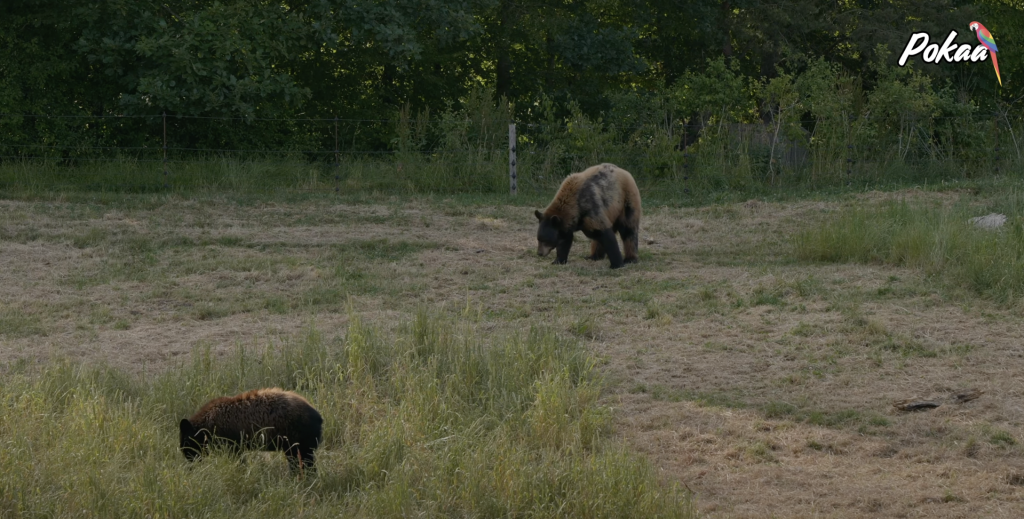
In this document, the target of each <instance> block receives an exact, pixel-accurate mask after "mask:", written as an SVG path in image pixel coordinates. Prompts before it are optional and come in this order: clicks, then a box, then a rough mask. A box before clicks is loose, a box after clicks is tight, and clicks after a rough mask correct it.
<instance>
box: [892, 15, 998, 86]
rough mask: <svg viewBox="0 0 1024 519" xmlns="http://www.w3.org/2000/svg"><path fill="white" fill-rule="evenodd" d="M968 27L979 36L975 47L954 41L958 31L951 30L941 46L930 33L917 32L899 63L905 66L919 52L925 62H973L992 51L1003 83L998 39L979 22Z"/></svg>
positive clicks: (993, 65) (985, 57)
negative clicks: (932, 41)
mask: <svg viewBox="0 0 1024 519" xmlns="http://www.w3.org/2000/svg"><path fill="white" fill-rule="evenodd" d="M968 27H970V29H971V30H972V31H974V32H975V33H976V34H977V36H978V42H979V44H978V45H975V46H974V47H972V46H971V45H969V44H967V43H962V44H960V45H957V44H956V43H954V42H955V41H956V36H957V32H956V31H949V36H947V37H946V41H945V42H943V44H942V46H939V44H938V43H929V40H930V37H929V35H928V33H926V32H915V33H914V34H913V35H911V36H910V40H909V41H908V42H907V46H906V47H904V49H903V55H901V56H900V61H899V65H900V66H901V67H903V66H905V65H906V64H907V59H909V58H910V57H911V56H916V55H918V54H920V55H921V59H923V60H924V62H925V63H939V62H941V61H946V62H948V63H959V62H961V61H970V62H971V63H976V62H978V61H985V60H986V59H988V57H989V55H990V53H991V56H992V67H993V68H995V70H996V79H998V80H999V84H1000V85H1002V84H1003V78H1002V77H1000V76H999V63H998V62H997V61H996V53H997V52H999V49H998V48H996V41H995V39H993V38H992V33H990V32H989V31H988V29H986V28H985V26H984V25H982V24H980V23H978V22H971V23H970V25H969V26H968Z"/></svg>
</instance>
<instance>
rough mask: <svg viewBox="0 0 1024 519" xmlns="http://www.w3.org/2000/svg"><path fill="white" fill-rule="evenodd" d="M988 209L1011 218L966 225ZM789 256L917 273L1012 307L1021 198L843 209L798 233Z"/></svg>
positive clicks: (1019, 264) (1022, 272)
mask: <svg viewBox="0 0 1024 519" xmlns="http://www.w3.org/2000/svg"><path fill="white" fill-rule="evenodd" d="M993 209H1001V210H1003V211H1005V213H1004V214H1006V215H1007V217H1008V221H1007V222H1006V225H1004V226H1003V227H1002V228H999V229H991V230H986V229H980V228H977V227H975V226H974V225H972V224H971V223H970V222H969V219H970V218H971V217H973V216H978V215H983V214H987V213H988V212H989V211H990V210H993ZM794 253H795V255H796V256H797V257H798V258H799V259H802V260H806V261H828V262H840V263H841V262H858V263H883V264H889V265H895V266H905V267H912V268H918V269H921V270H923V271H924V272H925V273H926V274H928V275H930V276H934V277H937V278H940V279H943V280H946V281H947V282H949V283H951V284H952V285H955V286H961V287H964V288H967V289H970V290H972V291H973V292H975V293H977V294H979V295H982V296H985V297H988V298H990V299H992V300H994V301H996V302H999V303H1011V302H1016V301H1019V300H1020V299H1021V297H1022V295H1024V196H1022V195H1021V194H1020V193H1016V192H1010V193H1009V194H1007V195H1004V196H1003V197H1002V198H1001V199H998V200H996V201H995V202H994V203H993V204H992V207H986V208H978V207H971V206H969V205H967V204H965V203H959V204H955V205H952V206H944V205H923V204H921V205H915V204H911V203H909V202H906V201H904V200H899V201H890V202H886V203H883V204H881V205H878V206H867V207H857V208H853V209H847V210H845V211H843V212H840V213H839V214H837V215H835V216H834V217H833V218H831V219H829V220H827V221H826V222H825V223H824V224H823V225H821V226H818V227H815V228H811V229H809V230H806V231H804V232H802V233H800V234H798V235H797V236H796V238H795V240H794Z"/></svg>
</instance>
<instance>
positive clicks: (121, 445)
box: [0, 312, 692, 517]
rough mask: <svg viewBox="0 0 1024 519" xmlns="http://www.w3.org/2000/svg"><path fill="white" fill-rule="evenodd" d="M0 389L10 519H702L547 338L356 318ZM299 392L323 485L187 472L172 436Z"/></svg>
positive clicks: (233, 469) (235, 462) (579, 357)
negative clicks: (332, 337) (224, 407)
mask: <svg viewBox="0 0 1024 519" xmlns="http://www.w3.org/2000/svg"><path fill="white" fill-rule="evenodd" d="M6 371H7V373H6V374H5V376H4V377H3V378H2V379H0V445H2V446H3V448H2V449H0V516H2V517H36V516H47V517H50V516H61V517H65V516H82V517H198V516H202V517H321V516H324V517H327V516H329V517H338V516H359V517H409V516H429V517H452V516H459V517H469V516H475V517H689V516H691V515H692V509H691V507H690V503H689V500H688V497H687V496H686V495H685V494H683V493H681V492H680V491H678V490H677V489H673V488H667V487H665V486H662V485H660V484H659V483H658V482H657V480H656V477H655V474H654V472H653V471H652V470H651V467H650V465H649V464H648V463H647V462H646V461H644V460H643V459H641V458H639V457H638V456H636V455H635V454H632V453H630V452H629V451H628V450H627V449H626V448H624V447H623V446H621V445H619V444H617V443H615V442H613V441H612V440H610V439H609V438H608V434H607V433H608V428H609V411H608V409H606V408H604V407H602V406H600V405H599V404H598V402H597V399H598V396H599V394H600V387H601V385H600V380H599V378H598V377H597V375H596V373H595V371H594V362H593V359H592V358H591V357H590V356H589V355H588V354H587V353H586V351H585V350H583V349H582V348H581V347H580V346H579V345H578V344H576V343H574V342H569V341H565V340H563V339H561V338H559V337H558V336H556V335H553V334H551V333H549V332H545V331H542V330H537V329H534V330H531V331H529V332H528V333H524V334H522V335H513V336H509V337H504V338H490V337H486V336H485V335H484V334H482V333H479V332H478V331H477V330H475V329H474V328H473V327H472V326H470V325H465V324H459V323H456V322H455V321H453V320H452V319H450V318H447V317H444V316H439V315H436V314H429V313H426V312H421V313H420V314H419V315H417V316H416V317H415V319H413V320H412V321H411V322H409V323H406V324H404V325H402V326H400V327H399V328H398V329H397V331H395V332H394V333H385V332H382V331H380V330H378V329H375V328H372V327H368V326H365V325H363V324H362V323H361V322H360V321H359V319H358V318H357V317H356V316H355V315H352V317H351V320H350V325H349V328H348V332H347V334H346V335H345V337H344V339H339V340H336V341H329V340H325V339H324V338H323V336H322V335H320V333H318V332H317V331H316V330H314V329H310V330H309V331H308V333H306V334H304V335H303V336H300V337H296V338H294V339H292V340H288V341H285V342H284V343H279V344H267V345H264V346H262V347H260V348H241V347H239V348H238V349H237V351H235V353H234V354H232V355H227V356H222V357H218V356H215V355H214V354H212V353H211V351H210V349H209V348H203V347H199V348H197V349H196V351H195V352H194V353H193V356H192V360H191V363H190V364H187V365H184V366H180V367H179V368H177V369H172V370H169V371H167V372H165V373H162V374H159V375H156V376H150V377H135V376H129V375H126V374H124V373H123V372H120V371H118V370H114V369H111V368H104V367H86V366H82V365H79V364H75V363H72V362H56V363H54V364H51V365H46V366H42V367H31V366H25V365H14V366H9V367H8V368H6ZM264 386H280V387H283V388H287V389H294V390H296V391H299V392H300V393H302V394H303V395H304V396H306V397H307V398H308V399H309V400H310V401H311V402H312V403H313V404H314V406H316V407H317V408H318V409H319V411H320V412H321V414H322V415H323V416H324V418H325V424H324V426H325V428H324V444H323V445H322V446H321V448H320V450H319V451H318V459H317V471H316V472H315V473H314V474H309V475H306V477H303V478H294V477H292V476H291V475H290V474H289V471H288V469H287V466H286V462H285V459H284V457H283V456H281V455H280V453H246V454H244V455H243V456H241V457H238V456H234V455H231V453H229V452H215V453H214V454H213V455H211V456H208V457H206V458H205V459H203V460H201V461H199V462H196V463H192V464H190V463H187V462H186V461H185V460H184V457H183V456H182V455H181V453H180V452H179V451H178V449H177V428H176V424H177V421H178V420H180V418H182V417H185V416H189V415H190V414H191V413H192V412H194V411H195V410H196V409H197V408H198V406H200V405H201V404H202V403H203V402H205V401H206V400H207V399H209V398H211V397H214V396H219V395H227V394H235V393H237V392H240V391H243V390H246V389H251V388H256V387H264Z"/></svg>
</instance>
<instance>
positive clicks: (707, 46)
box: [0, 0, 1024, 147]
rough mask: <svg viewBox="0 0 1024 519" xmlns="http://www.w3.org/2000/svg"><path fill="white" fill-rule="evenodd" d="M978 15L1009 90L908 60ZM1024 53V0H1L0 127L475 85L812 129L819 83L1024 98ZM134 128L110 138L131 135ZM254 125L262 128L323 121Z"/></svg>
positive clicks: (422, 104)
mask: <svg viewBox="0 0 1024 519" xmlns="http://www.w3.org/2000/svg"><path fill="white" fill-rule="evenodd" d="M973 20H979V21H981V22H982V23H984V24H985V25H986V26H987V27H988V29H989V30H990V31H991V32H992V34H993V35H994V37H995V39H996V41H997V43H998V45H999V48H1000V51H1001V52H1000V53H999V64H1000V69H1001V73H1002V78H1003V85H1002V87H1000V86H999V85H998V83H997V81H996V78H995V75H994V73H992V69H991V64H990V62H989V61H985V62H982V63H956V64H942V65H931V64H925V63H923V62H921V61H920V60H917V62H916V63H913V64H912V65H911V67H910V69H909V70H908V69H900V68H899V67H896V66H895V62H896V60H897V59H898V57H899V54H900V52H901V51H902V49H903V47H904V46H905V45H906V43H907V41H908V39H909V38H910V35H911V34H912V33H914V32H920V31H924V32H928V33H930V34H932V35H933V38H934V39H944V37H945V36H946V35H947V34H948V33H949V31H951V30H956V31H957V32H958V33H959V36H958V38H957V41H959V42H964V43H976V40H975V36H974V34H973V33H972V32H971V31H970V30H969V29H968V27H967V26H968V23H969V22H971V21H973ZM1022 56H1024V3H1022V2H1021V1H1020V0H981V1H975V2H963V1H956V0H827V1H826V0H776V1H773V2H762V1H753V0H575V1H574V0H295V1H288V2H280V1H278V2H273V1H259V0H172V1H139V0H5V1H4V2H3V5H2V6H0V114H3V115H2V116H0V132H3V134H4V135H5V137H4V140H6V141H7V142H9V143H10V142H31V141H34V140H36V141H38V140H46V139H50V138H56V137H55V136H56V135H58V134H61V132H65V133H66V132H74V131H78V130H79V129H80V128H79V127H80V126H81V124H80V123H75V122H63V123H59V122H48V123H45V124H44V123H43V122H41V121H40V120H39V119H38V118H36V119H32V118H25V117H21V116H22V115H25V114H42V115H82V116H101V115H125V116H157V115H160V114H169V115H171V116H191V117H236V118H241V119H244V120H250V121H252V120H255V119H257V118H282V119H295V118H335V117H337V118H341V119H358V120H391V119H395V118H396V117H398V114H400V112H402V111H403V110H406V111H411V112H412V113H414V114H417V113H420V114H431V113H432V114H441V113H444V112H445V111H448V112H449V113H450V112H452V111H453V110H460V109H462V108H463V105H464V103H465V100H466V99H468V98H470V97H472V96H473V93H474V92H477V91H484V92H487V94H488V95H489V96H490V97H491V98H492V99H493V100H494V101H495V102H496V103H497V102H499V101H501V100H503V101H504V102H505V103H506V104H504V105H503V106H507V107H508V111H509V113H508V117H510V118H514V119H515V120H518V121H526V122H537V123H540V122H559V123H565V122H566V121H569V120H571V119H572V118H573V117H579V116H584V117H587V118H590V119H592V120H597V119H601V120H603V121H606V122H614V123H618V124H625V122H627V121H630V120H631V118H632V122H635V123H637V124H644V123H647V122H652V121H653V122H657V121H663V122H664V121H667V122H668V124H671V123H672V121H676V122H684V123H687V124H690V125H693V124H696V125H698V126H702V125H706V124H709V123H711V122H713V121H715V120H719V121H720V120H722V119H724V118H728V119H730V120H733V121H738V122H750V123H757V122H762V123H765V124H772V123H778V120H779V118H780V116H783V115H785V116H788V117H789V118H790V120H791V121H790V122H792V121H801V122H800V123H799V124H803V125H804V127H805V128H806V127H808V125H812V124H814V122H815V121H817V120H819V119H820V118H821V117H822V114H825V115H826V116H827V115H828V114H827V110H828V109H829V108H828V107H823V106H822V104H821V101H820V100H819V101H817V103H818V105H817V106H813V105H814V102H812V101H811V100H810V97H811V93H812V92H817V91H819V90H821V88H819V87H820V85H819V87H815V86H814V85H813V83H814V82H815V81H817V82H818V83H827V84H828V85H831V86H830V87H829V88H830V89H831V90H830V91H832V92H834V93H835V95H836V96H840V97H842V98H843V99H842V103H845V104H843V106H844V107H845V108H843V109H845V110H848V111H849V112H850V113H849V114H848V116H847V117H848V118H849V119H850V120H852V119H855V118H856V117H857V116H858V115H861V116H862V115H865V114H866V110H867V109H868V105H870V104H871V102H872V101H871V100H872V99H873V98H874V99H876V101H875V106H876V108H877V106H878V105H879V103H881V101H878V99H881V97H885V96H888V97H886V99H889V102H890V104H892V105H893V106H891V107H889V108H891V109H893V110H896V111H897V112H899V111H900V110H904V109H912V110H916V111H915V112H914V118H915V119H916V118H920V117H926V118H934V117H944V116H949V115H950V114H954V115H955V114H960V113H964V112H965V111H967V112H970V111H976V112H977V111H981V112H985V113H998V112H999V111H1000V110H1002V111H1003V113H1011V112H1012V113H1016V112H1019V106H1018V105H1017V104H1016V102H1017V101H1018V100H1019V99H1020V98H1021V97H1022V96H1024V83H1022V82H1020V81H1017V77H1020V76H1021V75H1022V72H1024V71H1022V68H1024V57H1022ZM787 78H788V79H787ZM801 78H803V79H801ZM801 84H803V85H805V88H802V89H801V88H796V86H798V85H801ZM787 85H789V86H787ZM794 85H796V86H794ZM893 85H896V86H897V87H899V88H900V89H902V90H900V91H899V92H895V93H892V95H889V94H888V93H886V92H888V91H885V92H881V91H880V90H885V89H887V88H892V86H893ZM815 88H818V90H814V89H815ZM819 93H820V92H819ZM917 94H920V97H921V98H922V99H924V101H913V102H912V100H911V99H910V98H911V97H913V96H915V95H917ZM786 96H795V97H794V98H793V99H789V98H787V97H786ZM818 97H819V98H820V97H821V96H818ZM833 97H835V96H833ZM929 99H932V100H935V99H938V100H940V101H941V102H938V101H935V102H933V101H929ZM904 102H910V103H911V104H913V103H917V104H920V103H921V102H924V103H925V105H927V106H925V107H924V108H920V107H917V108H915V107H914V106H910V107H909V108H908V107H906V106H901V105H900V104H899V103H904ZM915 106H916V105H915ZM919 108H920V109H919ZM837 109H839V108H837ZM887 109H888V108H887ZM901 117H902V116H901ZM146 121H149V122H146V123H139V125H143V126H146V128H149V129H152V128H154V127H155V126H154V123H153V121H154V120H153V119H147V120H146ZM808 121H810V122H808ZM232 124H233V123H232ZM787 124H788V123H787ZM794 124H796V123H794ZM835 124H840V123H838V122H837V123H835ZM139 125H132V124H127V125H125V124H122V125H121V129H111V130H110V131H109V132H107V133H105V134H104V137H101V138H100V140H103V139H111V140H114V141H117V142H120V143H128V142H130V141H132V139H133V138H134V136H135V135H136V134H137V133H138V129H139V127H140V126H139ZM193 127H194V131H193V132H190V133H195V134H197V135H200V134H205V135H207V136H206V137H202V136H197V137H195V139H200V140H202V139H208V140H209V139H213V140H216V139H218V138H219V139H223V138H224V137H223V136H221V137H216V135H217V134H218V132H222V131H224V130H225V129H227V128H234V133H235V134H236V135H237V134H238V133H239V130H238V128H239V127H238V126H237V125H235V126H228V125H222V126H216V123H209V124H208V125H207V126H206V127H202V128H200V126H199V125H193ZM241 128H250V131H249V135H250V137H251V139H253V140H255V141H261V142H262V141H267V140H275V139H276V140H277V141H281V140H282V139H283V140H289V139H295V138H296V135H297V134H304V135H303V138H304V139H309V138H310V135H309V134H310V132H311V130H309V129H308V128H305V129H303V128H291V129H288V128H286V129H283V130H282V129H281V125H276V126H274V129H272V130H271V129H268V126H267V125H264V126H259V125H255V124H254V125H250V126H241ZM318 131H319V130H318ZM319 132H320V134H321V135H318V136H313V137H312V139H313V140H317V139H320V140H324V139H328V136H327V134H326V133H325V132H323V131H319ZM150 133H151V132H150ZM241 133H246V132H244V131H243V132H241ZM314 133H315V132H314ZM384 133H387V132H384ZM285 134H286V135H285ZM282 135H284V136H282ZM371 141H372V142H370V145H373V146H380V147H387V146H390V145H391V143H393V141H394V136H393V135H391V136H388V135H384V134H380V135H377V136H376V137H374V138H373V139H371Z"/></svg>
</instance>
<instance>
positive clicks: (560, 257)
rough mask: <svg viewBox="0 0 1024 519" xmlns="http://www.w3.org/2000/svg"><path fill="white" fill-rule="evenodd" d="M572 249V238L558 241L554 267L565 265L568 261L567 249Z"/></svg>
mask: <svg viewBox="0 0 1024 519" xmlns="http://www.w3.org/2000/svg"><path fill="white" fill-rule="evenodd" d="M571 248H572V238H571V237H570V238H569V239H568V240H558V247H557V249H556V251H555V252H556V254H555V265H565V264H566V262H568V261H569V249H571Z"/></svg>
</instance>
